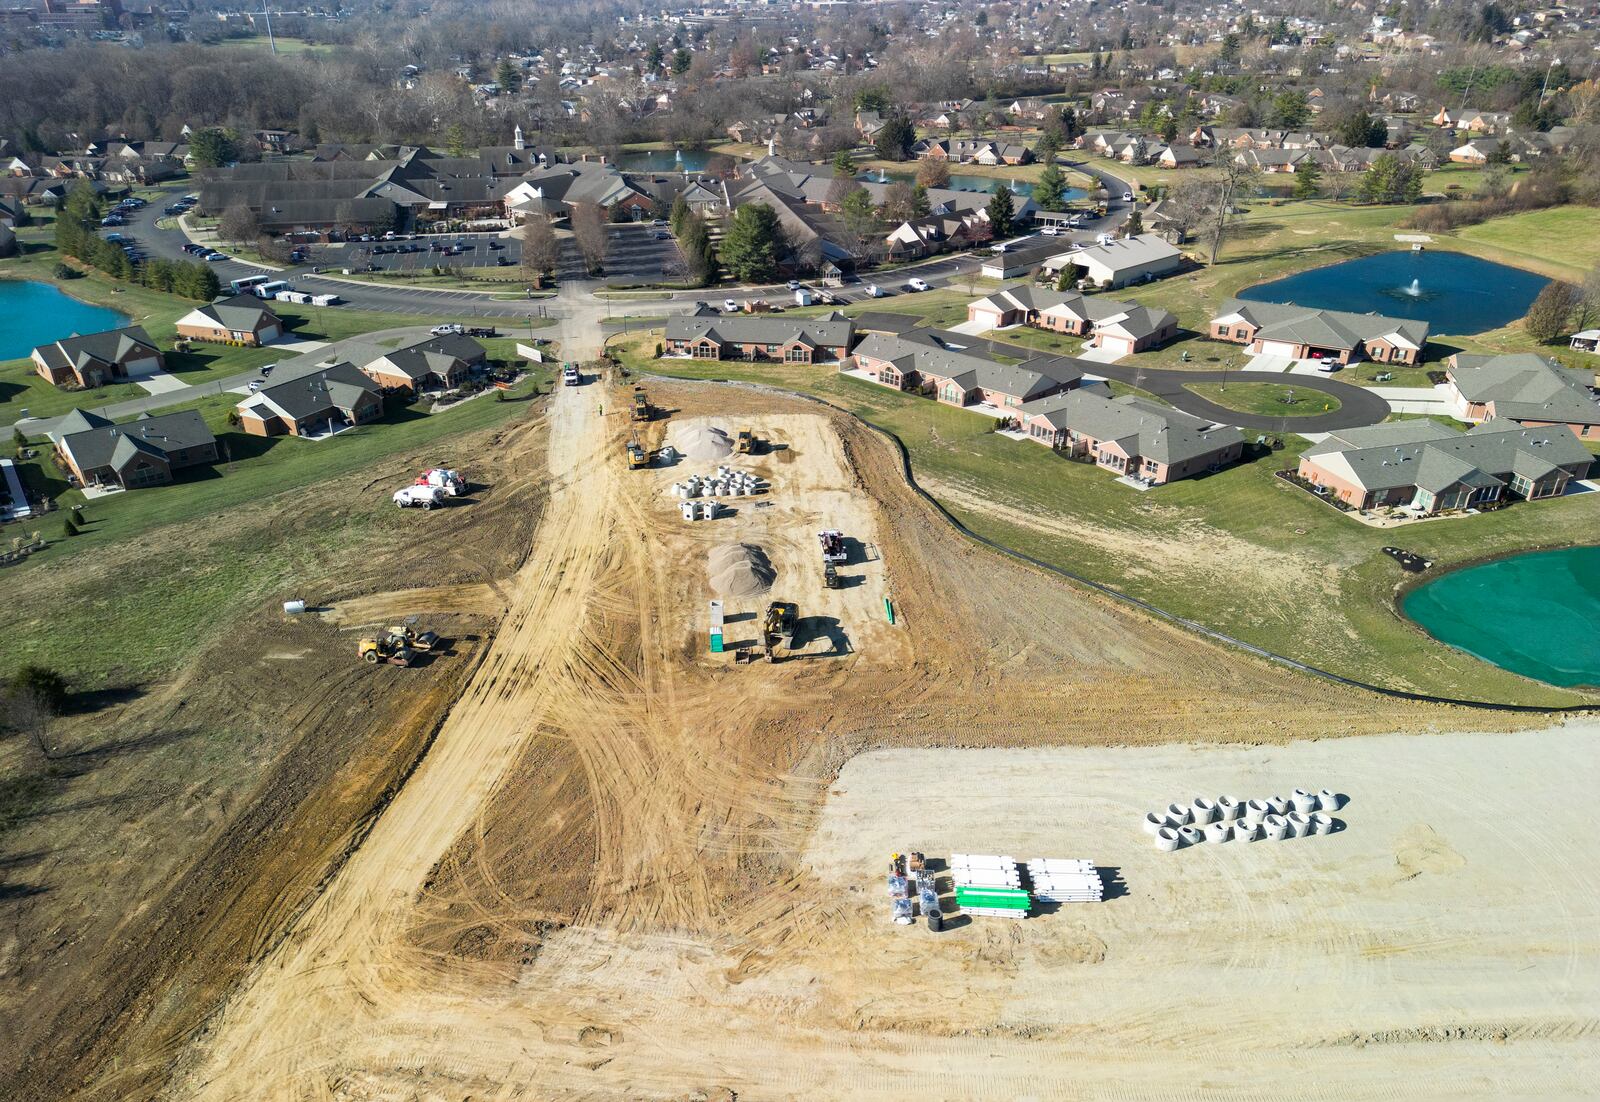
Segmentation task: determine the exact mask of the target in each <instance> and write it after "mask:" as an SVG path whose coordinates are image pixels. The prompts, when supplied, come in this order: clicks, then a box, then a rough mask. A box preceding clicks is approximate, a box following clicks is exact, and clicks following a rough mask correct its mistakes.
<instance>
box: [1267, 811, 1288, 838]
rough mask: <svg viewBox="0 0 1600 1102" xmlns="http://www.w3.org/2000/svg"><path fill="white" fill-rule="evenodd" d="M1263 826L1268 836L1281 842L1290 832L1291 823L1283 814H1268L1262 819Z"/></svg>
mask: <svg viewBox="0 0 1600 1102" xmlns="http://www.w3.org/2000/svg"><path fill="white" fill-rule="evenodd" d="M1261 825H1262V827H1263V828H1264V829H1265V830H1266V832H1267V837H1268V838H1269V839H1271V840H1272V841H1274V842H1280V841H1282V840H1283V838H1284V836H1285V835H1286V834H1288V833H1289V823H1288V821H1287V820H1286V819H1284V817H1283V816H1282V815H1268V816H1267V817H1266V818H1265V819H1263V820H1262V823H1261Z"/></svg>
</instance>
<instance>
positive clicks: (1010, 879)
mask: <svg viewBox="0 0 1600 1102" xmlns="http://www.w3.org/2000/svg"><path fill="white" fill-rule="evenodd" d="M950 877H951V879H952V880H954V881H955V882H956V886H957V887H962V886H966V887H973V888H1018V889H1020V888H1021V887H1022V874H1021V873H1019V872H1018V871H1017V859H1016V858H1015V857H991V856H989V855H988V854H983V853H952V854H951V855H950Z"/></svg>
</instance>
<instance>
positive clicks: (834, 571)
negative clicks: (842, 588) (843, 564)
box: [822, 562, 839, 589]
mask: <svg viewBox="0 0 1600 1102" xmlns="http://www.w3.org/2000/svg"><path fill="white" fill-rule="evenodd" d="M822 587H823V588H824V589H838V588H839V568H838V567H836V566H834V565H833V564H832V563H831V562H824V563H823V564H822Z"/></svg>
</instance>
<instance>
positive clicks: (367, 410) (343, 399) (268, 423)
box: [237, 362, 383, 436]
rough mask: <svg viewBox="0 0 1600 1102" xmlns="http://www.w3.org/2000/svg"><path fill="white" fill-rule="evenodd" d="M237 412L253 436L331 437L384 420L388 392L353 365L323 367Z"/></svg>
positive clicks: (259, 395) (261, 393)
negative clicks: (343, 431)
mask: <svg viewBox="0 0 1600 1102" xmlns="http://www.w3.org/2000/svg"><path fill="white" fill-rule="evenodd" d="M237 408H238V410H239V421H240V424H241V426H242V427H243V428H244V431H245V432H247V433H249V434H250V435H251V436H326V435H329V434H332V433H334V432H337V431H339V430H340V429H343V428H348V427H350V426H351V425H365V424H369V423H370V422H373V421H376V420H378V418H380V417H382V416H383V390H382V388H381V387H380V386H379V385H378V384H377V383H375V382H373V381H372V379H370V378H369V377H368V376H367V375H365V374H364V373H363V372H361V371H360V370H358V369H357V368H356V366H355V365H354V364H352V363H349V362H344V363H336V364H328V363H324V364H318V365H316V366H314V367H310V368H306V369H305V370H302V371H300V372H299V373H296V374H290V375H288V376H287V377H283V376H280V377H279V378H277V379H276V380H275V381H274V382H273V384H272V385H271V386H268V387H262V388H261V389H260V390H258V391H256V392H255V393H254V394H252V395H250V396H249V397H248V398H246V399H244V401H242V402H240V403H239V405H238V407H237Z"/></svg>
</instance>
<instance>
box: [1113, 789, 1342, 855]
mask: <svg viewBox="0 0 1600 1102" xmlns="http://www.w3.org/2000/svg"><path fill="white" fill-rule="evenodd" d="M1343 804H1344V797H1343V796H1341V795H1339V794H1338V793H1336V792H1334V791H1332V790H1331V789H1327V788H1324V789H1322V790H1320V791H1318V792H1316V793H1312V792H1311V791H1310V790H1309V789H1305V788H1297V789H1295V790H1294V793H1293V795H1292V796H1291V797H1290V798H1289V799H1287V800H1286V799H1284V798H1283V797H1282V796H1264V797H1260V798H1257V799H1253V800H1238V799H1235V798H1234V797H1232V796H1219V797H1217V799H1215V800H1212V799H1210V798H1208V797H1205V796H1196V797H1194V798H1193V799H1192V800H1191V801H1190V802H1189V803H1187V804H1177V803H1174V804H1168V805H1167V809H1166V811H1164V812H1161V811H1151V812H1149V813H1147V814H1146V815H1145V817H1144V829H1145V832H1146V833H1148V834H1153V835H1155V839H1154V841H1155V847H1156V848H1157V849H1159V850H1164V851H1168V852H1170V851H1172V850H1174V849H1181V848H1183V847H1185V846H1192V845H1197V844H1199V843H1201V842H1211V843H1213V844H1215V843H1219V842H1228V841H1232V840H1234V839H1238V840H1240V841H1245V842H1253V841H1255V840H1256V839H1257V838H1261V837H1265V838H1268V839H1271V840H1272V841H1278V840H1280V839H1283V838H1305V837H1309V836H1311V835H1316V834H1331V833H1332V832H1333V831H1334V829H1335V826H1336V823H1335V820H1334V818H1333V816H1332V815H1330V814H1328V813H1329V812H1332V811H1338V810H1339V808H1340V807H1341V806H1342V805H1343Z"/></svg>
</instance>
